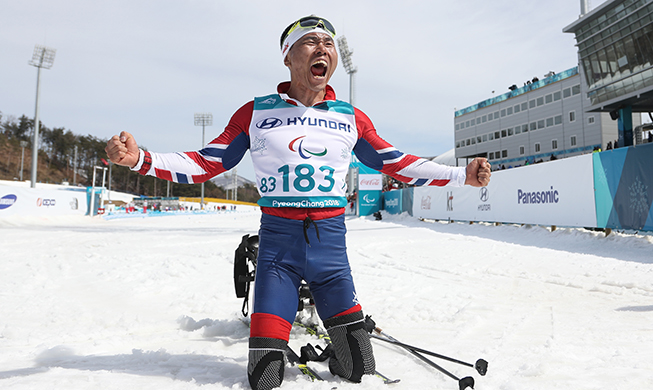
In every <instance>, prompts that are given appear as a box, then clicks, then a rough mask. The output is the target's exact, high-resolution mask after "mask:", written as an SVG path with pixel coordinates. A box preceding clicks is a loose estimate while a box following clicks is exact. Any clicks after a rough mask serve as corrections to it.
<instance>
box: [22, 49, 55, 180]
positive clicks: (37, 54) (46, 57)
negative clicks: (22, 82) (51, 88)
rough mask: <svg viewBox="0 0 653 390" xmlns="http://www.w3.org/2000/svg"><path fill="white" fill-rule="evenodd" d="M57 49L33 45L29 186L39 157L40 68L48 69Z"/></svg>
mask: <svg viewBox="0 0 653 390" xmlns="http://www.w3.org/2000/svg"><path fill="white" fill-rule="evenodd" d="M56 52H57V51H56V50H55V49H50V48H48V47H45V46H40V45H36V46H34V54H33V55H32V60H31V61H30V62H28V64H29V65H32V66H35V67H36V68H37V69H38V70H37V72H36V109H35V113H34V139H33V140H32V181H31V184H30V187H32V188H35V187H36V171H37V166H38V158H39V155H38V153H39V84H40V82H41V68H45V69H50V68H52V64H53V63H54V55H55V53H56Z"/></svg>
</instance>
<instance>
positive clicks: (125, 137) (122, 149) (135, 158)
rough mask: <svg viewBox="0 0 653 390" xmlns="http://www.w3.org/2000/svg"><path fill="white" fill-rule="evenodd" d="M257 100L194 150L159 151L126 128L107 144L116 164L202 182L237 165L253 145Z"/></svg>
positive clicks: (180, 180)
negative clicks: (142, 145)
mask: <svg viewBox="0 0 653 390" xmlns="http://www.w3.org/2000/svg"><path fill="white" fill-rule="evenodd" d="M252 108H253V103H252V102H250V103H248V104H245V105H244V106H243V107H241V108H240V109H239V110H238V111H237V112H236V113H235V114H234V115H233V116H232V118H231V120H230V121H229V124H228V125H227V127H226V128H225V129H224V131H223V132H222V134H220V135H219V136H218V137H217V138H215V139H214V140H212V141H211V142H209V143H208V144H207V145H206V146H204V148H202V149H201V150H198V151H192V152H176V153H155V152H149V151H144V150H142V149H139V148H138V145H137V144H136V141H135V140H134V137H133V136H132V135H131V134H129V133H127V132H122V133H120V136H117V135H114V136H113V137H112V138H111V139H110V140H109V141H108V142H107V146H106V148H105V151H106V152H107V155H108V156H109V158H110V159H111V161H113V162H114V163H116V164H119V165H124V166H128V167H130V168H131V169H132V170H134V171H137V172H138V173H140V174H142V175H150V176H156V177H158V178H160V179H165V180H169V181H173V182H175V183H185V184H193V183H202V182H205V181H207V180H209V179H211V178H212V177H215V176H217V175H219V174H220V173H222V172H225V171H227V170H229V169H231V168H233V167H235V166H236V165H237V164H238V163H239V162H240V160H241V159H242V157H243V155H244V154H245V152H246V151H247V149H248V148H249V135H248V131H249V122H250V121H251V118H252Z"/></svg>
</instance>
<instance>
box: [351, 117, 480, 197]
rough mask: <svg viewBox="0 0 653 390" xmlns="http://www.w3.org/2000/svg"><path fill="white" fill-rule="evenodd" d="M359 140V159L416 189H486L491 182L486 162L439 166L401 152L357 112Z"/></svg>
mask: <svg viewBox="0 0 653 390" xmlns="http://www.w3.org/2000/svg"><path fill="white" fill-rule="evenodd" d="M356 127H357V128H358V131H359V139H358V142H357V143H356V146H355V147H354V153H356V156H357V157H358V159H359V160H360V161H361V162H362V163H363V164H365V165H367V166H369V167H370V168H372V169H376V170H378V171H381V172H383V173H385V174H386V175H390V176H392V177H394V178H396V179H397V180H400V181H402V182H404V183H408V184H412V185H416V186H446V185H452V186H458V187H460V186H463V185H465V184H467V185H471V186H475V187H482V186H486V185H487V184H488V183H489V182H490V164H489V163H488V162H487V160H486V159H475V160H474V161H472V162H471V163H470V164H469V166H468V167H450V166H447V165H442V164H437V163H434V162H433V161H429V160H426V159H424V158H420V157H417V156H414V155H411V154H406V153H403V152H401V151H399V150H397V149H396V148H395V147H394V146H392V145H391V144H390V143H388V142H387V141H385V140H384V139H383V138H381V137H379V135H378V134H377V133H376V129H375V128H374V125H373V124H372V122H371V121H370V119H369V118H368V117H367V116H366V115H365V114H364V113H363V112H362V111H360V110H358V109H356Z"/></svg>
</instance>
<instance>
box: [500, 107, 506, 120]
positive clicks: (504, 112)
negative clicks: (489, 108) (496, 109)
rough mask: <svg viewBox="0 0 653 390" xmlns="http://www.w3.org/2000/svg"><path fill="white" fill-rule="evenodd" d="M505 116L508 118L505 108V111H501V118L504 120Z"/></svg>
mask: <svg viewBox="0 0 653 390" xmlns="http://www.w3.org/2000/svg"><path fill="white" fill-rule="evenodd" d="M504 116H506V109H505V108H504V109H503V110H501V117H502V118H503V117H504Z"/></svg>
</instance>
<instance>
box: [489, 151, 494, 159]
mask: <svg viewBox="0 0 653 390" xmlns="http://www.w3.org/2000/svg"><path fill="white" fill-rule="evenodd" d="M489 159H490V160H494V152H490V156H489Z"/></svg>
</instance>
